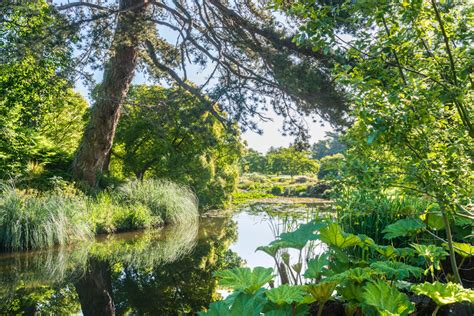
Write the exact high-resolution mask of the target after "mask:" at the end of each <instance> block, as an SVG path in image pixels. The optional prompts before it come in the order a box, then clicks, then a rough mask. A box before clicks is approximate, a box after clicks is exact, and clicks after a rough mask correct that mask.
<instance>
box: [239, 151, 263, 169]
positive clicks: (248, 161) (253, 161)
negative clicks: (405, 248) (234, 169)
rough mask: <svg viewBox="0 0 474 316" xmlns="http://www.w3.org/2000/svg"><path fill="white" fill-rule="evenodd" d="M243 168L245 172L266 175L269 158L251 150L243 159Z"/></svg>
mask: <svg viewBox="0 0 474 316" xmlns="http://www.w3.org/2000/svg"><path fill="white" fill-rule="evenodd" d="M241 166H242V170H243V171H244V172H259V173H266V172H267V170H268V162H267V157H265V155H263V154H261V153H259V152H258V151H256V150H254V149H251V148H249V149H247V151H246V152H245V154H244V156H243V157H242V159H241Z"/></svg>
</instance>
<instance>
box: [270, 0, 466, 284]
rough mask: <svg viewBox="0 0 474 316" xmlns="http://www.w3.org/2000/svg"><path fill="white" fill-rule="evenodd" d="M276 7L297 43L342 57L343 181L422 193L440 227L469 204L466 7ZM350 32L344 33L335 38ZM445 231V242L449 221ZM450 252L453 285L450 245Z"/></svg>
mask: <svg viewBox="0 0 474 316" xmlns="http://www.w3.org/2000/svg"><path fill="white" fill-rule="evenodd" d="M274 4H275V7H276V8H279V9H284V10H287V11H288V13H290V14H292V15H295V16H296V20H298V21H302V24H301V25H300V32H299V34H298V35H297V36H296V38H295V42H296V43H298V44H299V45H309V46H311V47H313V49H314V50H317V51H322V52H331V54H334V55H337V56H339V57H341V58H340V61H338V62H337V66H336V67H335V68H334V75H335V76H336V77H337V78H338V83H339V84H340V85H341V86H343V87H344V88H345V89H347V90H346V91H350V94H351V101H352V102H353V104H354V112H353V116H354V125H353V126H352V127H351V128H350V129H349V131H348V132H347V133H346V135H345V141H346V143H347V145H348V147H349V149H348V150H347V151H346V153H345V156H346V167H345V168H346V170H347V178H346V179H345V180H346V183H347V184H348V185H349V186H351V187H355V188H363V189H366V190H369V191H374V192H378V193H383V192H384V191H385V192H386V191H387V190H390V189H393V188H397V189H398V190H399V191H402V192H407V193H409V194H412V195H415V196H424V197H426V198H427V199H430V200H431V201H432V202H436V203H437V204H438V205H439V211H440V215H441V218H442V219H443V222H444V223H445V225H448V224H450V223H449V220H450V218H451V217H452V216H453V215H454V214H455V213H456V212H457V210H458V209H466V207H468V205H472V197H473V186H472V181H473V177H474V176H473V173H472V163H473V160H472V148H473V147H474V124H473V123H472V122H473V118H474V117H473V112H472V110H471V107H470V105H471V104H472V103H473V100H474V99H473V98H474V94H473V93H472V91H473V90H472V84H473V83H472V76H471V75H470V74H471V72H472V71H471V70H472V69H471V68H472V58H471V47H472V38H471V36H470V32H469V31H468V30H469V29H470V19H469V17H470V16H471V15H472V6H471V5H470V4H469V3H468V2H466V1H454V2H453V1H442V2H439V1H434V0H433V1H424V2H423V1H399V2H390V1H389V2H384V3H381V4H380V5H374V2H372V1H349V0H347V1H339V2H337V3H333V2H330V3H321V4H318V5H314V3H313V2H312V1H294V2H291V3H290V4H287V3H283V2H282V1H275V2H274ZM353 17H357V18H353ZM349 30H350V34H351V36H350V37H345V36H341V34H345V33H346V32H347V31H349ZM348 61H350V62H348ZM467 216H468V218H469V219H470V220H471V221H472V215H467ZM438 224H439V223H438ZM445 232H446V239H447V240H448V241H449V243H448V244H449V245H451V244H452V239H453V234H452V232H451V229H450V227H445ZM367 235H368V234H367ZM455 237H456V236H455ZM462 237H464V236H461V237H460V239H462ZM458 238H459V237H458ZM449 252H450V257H449V259H450V261H451V267H452V269H453V274H454V277H455V279H456V281H457V282H458V283H461V277H460V274H459V270H458V268H457V263H456V258H455V252H454V248H453V247H452V246H449Z"/></svg>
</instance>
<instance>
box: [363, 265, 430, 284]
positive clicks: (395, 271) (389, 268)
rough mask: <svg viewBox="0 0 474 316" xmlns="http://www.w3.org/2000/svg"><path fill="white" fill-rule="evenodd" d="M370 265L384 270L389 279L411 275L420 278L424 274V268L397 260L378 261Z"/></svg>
mask: <svg viewBox="0 0 474 316" xmlns="http://www.w3.org/2000/svg"><path fill="white" fill-rule="evenodd" d="M370 267H371V268H372V269H375V270H377V271H381V272H383V273H384V274H385V275H386V276H387V278H388V279H392V280H403V279H407V278H409V277H410V276H414V277H416V278H419V277H421V275H422V274H423V269H421V268H418V267H414V266H412V265H408V264H405V263H403V262H397V261H395V262H392V261H377V262H374V263H372V264H371V265H370Z"/></svg>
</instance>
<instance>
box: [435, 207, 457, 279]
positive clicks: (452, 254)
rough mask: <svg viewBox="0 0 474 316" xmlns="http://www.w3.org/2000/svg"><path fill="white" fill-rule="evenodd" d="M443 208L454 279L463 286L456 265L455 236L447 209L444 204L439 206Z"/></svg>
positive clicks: (442, 212) (442, 213)
mask: <svg viewBox="0 0 474 316" xmlns="http://www.w3.org/2000/svg"><path fill="white" fill-rule="evenodd" d="M439 205H440V206H441V215H442V216H443V221H444V226H445V227H446V239H447V240H448V248H449V260H450V262H451V270H453V273H454V279H455V281H456V282H457V283H459V284H460V285H462V281H461V276H460V275H459V270H458V266H457V263H456V254H455V252H454V247H453V235H452V234H451V226H450V224H449V219H448V214H446V208H445V206H444V204H443V203H440V204H439Z"/></svg>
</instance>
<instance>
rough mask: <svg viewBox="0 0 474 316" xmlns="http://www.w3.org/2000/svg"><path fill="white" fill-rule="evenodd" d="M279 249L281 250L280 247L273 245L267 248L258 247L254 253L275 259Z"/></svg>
mask: <svg viewBox="0 0 474 316" xmlns="http://www.w3.org/2000/svg"><path fill="white" fill-rule="evenodd" d="M281 248H282V247H281V245H279V244H273V245H268V246H260V247H258V248H257V249H256V250H255V251H263V252H265V253H266V254H268V255H269V256H271V257H275V256H276V254H277V252H278V250H280V249H281Z"/></svg>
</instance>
